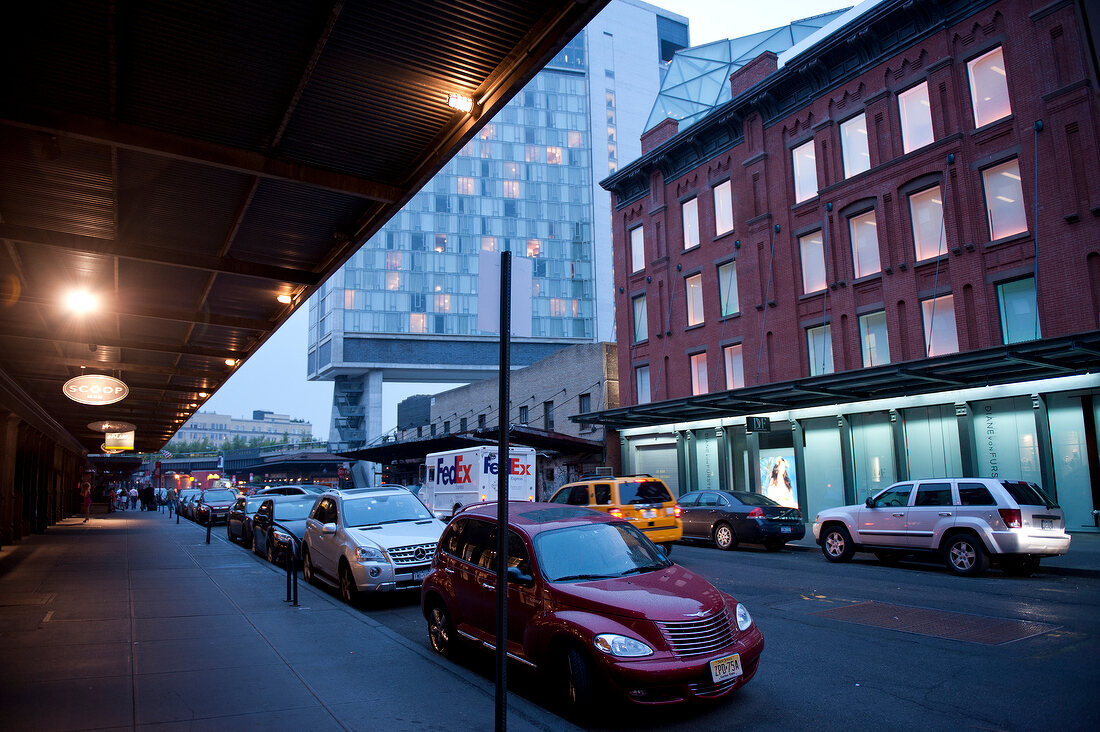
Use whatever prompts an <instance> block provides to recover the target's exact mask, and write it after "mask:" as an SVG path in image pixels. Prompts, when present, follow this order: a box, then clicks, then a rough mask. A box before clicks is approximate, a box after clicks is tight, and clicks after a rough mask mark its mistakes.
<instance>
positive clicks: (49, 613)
mask: <svg viewBox="0 0 1100 732" xmlns="http://www.w3.org/2000/svg"><path fill="white" fill-rule="evenodd" d="M52 617H53V610H50V611H49V612H48V613H46V617H44V618H42V624H43V625H45V624H46V623H48V622H50V618H52Z"/></svg>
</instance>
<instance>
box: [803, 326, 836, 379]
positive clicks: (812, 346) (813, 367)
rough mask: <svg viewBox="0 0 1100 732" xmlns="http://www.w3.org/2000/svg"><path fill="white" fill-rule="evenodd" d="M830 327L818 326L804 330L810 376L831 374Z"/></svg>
mask: <svg viewBox="0 0 1100 732" xmlns="http://www.w3.org/2000/svg"><path fill="white" fill-rule="evenodd" d="M831 331H832V326H829V325H819V326H818V327H816V328H807V329H806V347H807V350H808V351H809V359H810V376H821V375H822V374H831V373H833V339H832V335H831Z"/></svg>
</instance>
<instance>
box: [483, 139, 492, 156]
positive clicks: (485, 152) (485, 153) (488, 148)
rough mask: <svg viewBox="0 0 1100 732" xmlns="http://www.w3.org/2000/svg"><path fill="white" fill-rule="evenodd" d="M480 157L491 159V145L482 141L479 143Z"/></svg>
mask: <svg viewBox="0 0 1100 732" xmlns="http://www.w3.org/2000/svg"><path fill="white" fill-rule="evenodd" d="M481 157H483V158H491V157H493V143H491V142H485V141H482V143H481Z"/></svg>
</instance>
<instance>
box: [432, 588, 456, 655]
mask: <svg viewBox="0 0 1100 732" xmlns="http://www.w3.org/2000/svg"><path fill="white" fill-rule="evenodd" d="M455 640H456V639H455V636H454V626H453V625H451V616H450V614H449V613H448V612H447V608H445V607H444V606H443V603H442V602H439V601H438V600H437V601H436V602H435V604H433V605H432V607H431V609H430V610H429V611H428V642H429V643H430V644H431V646H432V650H433V651H435V652H436V653H438V654H439V655H441V656H447V657H448V658H451V657H454V654H455Z"/></svg>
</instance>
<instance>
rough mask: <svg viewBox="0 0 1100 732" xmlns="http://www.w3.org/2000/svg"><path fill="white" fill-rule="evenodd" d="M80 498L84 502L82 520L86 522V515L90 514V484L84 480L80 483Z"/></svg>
mask: <svg viewBox="0 0 1100 732" xmlns="http://www.w3.org/2000/svg"><path fill="white" fill-rule="evenodd" d="M80 498H81V500H82V501H83V502H84V521H83V522H82V523H85V524H86V523H88V517H89V516H91V515H92V484H91V483H89V482H88V481H84V482H83V483H81V484H80Z"/></svg>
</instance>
